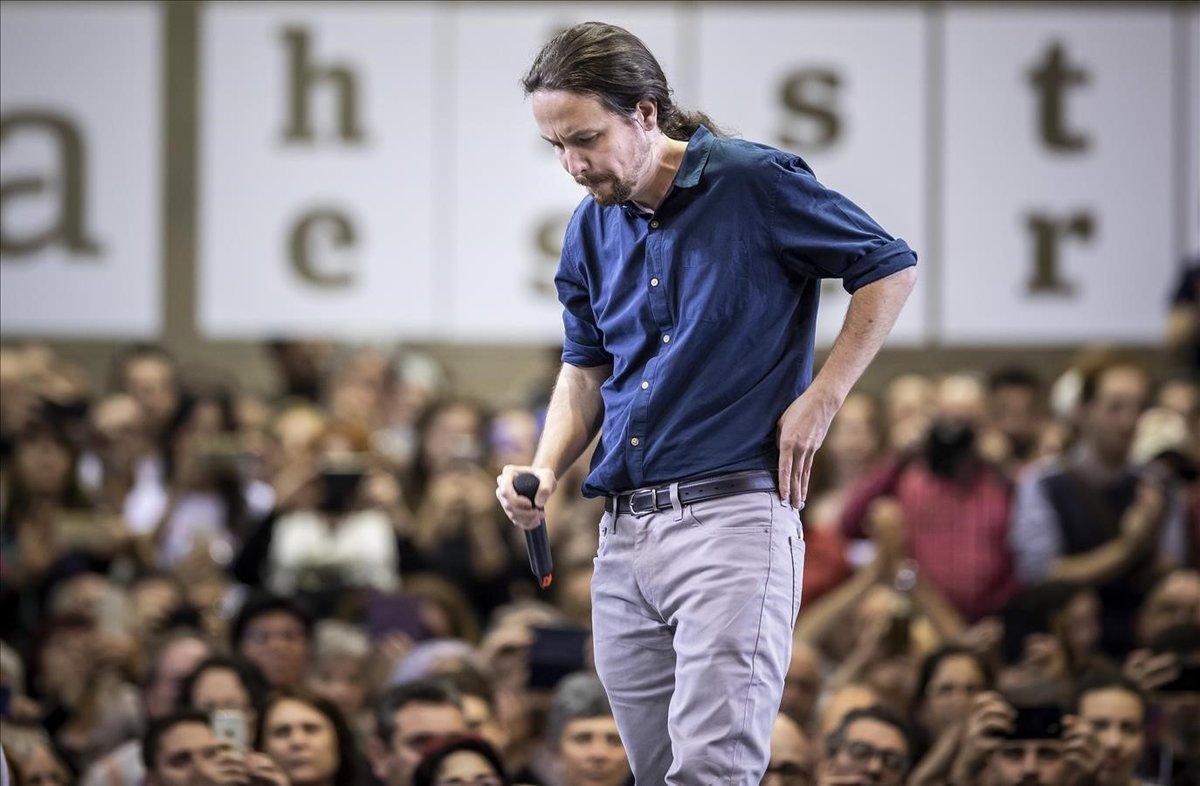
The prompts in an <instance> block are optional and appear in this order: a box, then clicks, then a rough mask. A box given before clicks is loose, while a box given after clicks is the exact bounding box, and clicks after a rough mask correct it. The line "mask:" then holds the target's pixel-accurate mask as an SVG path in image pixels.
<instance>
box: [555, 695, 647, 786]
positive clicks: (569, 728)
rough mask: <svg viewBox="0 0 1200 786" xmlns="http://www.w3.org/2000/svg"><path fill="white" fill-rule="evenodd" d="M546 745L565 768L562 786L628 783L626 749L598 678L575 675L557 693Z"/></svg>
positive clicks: (599, 785) (607, 785) (597, 785)
mask: <svg viewBox="0 0 1200 786" xmlns="http://www.w3.org/2000/svg"><path fill="white" fill-rule="evenodd" d="M547 727H548V728H547V732H546V737H547V741H548V742H549V743H550V744H551V746H555V747H556V748H557V751H558V756H559V760H560V762H561V764H562V783H563V786H621V784H624V783H625V782H626V781H627V780H629V776H630V772H629V762H628V760H627V759H626V757H625V746H624V745H623V744H622V742H621V736H620V735H619V734H618V733H617V722H616V721H615V720H613V714H612V707H610V706H609V704H608V696H607V695H606V694H605V692H604V686H603V685H601V684H600V680H599V678H598V677H596V676H595V675H592V674H573V675H571V676H569V677H566V678H564V679H563V681H562V682H560V683H559V684H558V688H557V689H555V692H554V700H553V702H552V703H551V706H550V718H549V720H548V722H547Z"/></svg>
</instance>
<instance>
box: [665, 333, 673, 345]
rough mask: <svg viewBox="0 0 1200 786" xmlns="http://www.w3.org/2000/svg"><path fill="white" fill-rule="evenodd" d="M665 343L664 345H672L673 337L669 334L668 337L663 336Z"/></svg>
mask: <svg viewBox="0 0 1200 786" xmlns="http://www.w3.org/2000/svg"><path fill="white" fill-rule="evenodd" d="M663 343H664V344H670V343H671V335H670V334H669V333H668V334H667V335H665V336H663Z"/></svg>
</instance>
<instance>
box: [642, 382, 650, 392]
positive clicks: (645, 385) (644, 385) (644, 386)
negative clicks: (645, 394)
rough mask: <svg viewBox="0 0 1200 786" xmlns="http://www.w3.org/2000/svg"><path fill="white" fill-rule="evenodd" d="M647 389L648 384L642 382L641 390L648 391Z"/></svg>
mask: <svg viewBox="0 0 1200 786" xmlns="http://www.w3.org/2000/svg"><path fill="white" fill-rule="evenodd" d="M649 388H650V383H649V382H645V381H643V382H642V390H648V389H649Z"/></svg>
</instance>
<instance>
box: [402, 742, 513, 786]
mask: <svg viewBox="0 0 1200 786" xmlns="http://www.w3.org/2000/svg"><path fill="white" fill-rule="evenodd" d="M459 751H473V752H474V753H478V754H479V755H480V756H482V757H483V758H485V759H487V761H488V764H490V765H492V769H493V770H495V771H496V774H497V775H499V776H500V782H501V783H502V784H504V786H509V784H510V783H512V781H511V780H509V777H508V774H507V773H506V772H505V771H504V762H503V761H501V760H500V754H499V753H497V752H496V749H495V748H493V747H492V746H491V745H489V744H488V743H487V742H486V741H484V740H482V739H480V738H479V737H470V736H463V737H449V738H447V739H445V740H442V741H440V742H438V743H436V744H435V745H434V746H433V747H432V748H430V749H429V750H427V751H426V752H425V755H424V756H422V757H421V763H420V764H418V765H417V769H416V770H414V771H413V776H412V782H413V786H433V784H434V783H436V781H437V774H438V768H439V767H441V766H442V762H444V761H445V760H446V759H447V758H449V757H450V754H452V753H458V752H459Z"/></svg>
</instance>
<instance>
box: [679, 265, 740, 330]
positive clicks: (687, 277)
mask: <svg viewBox="0 0 1200 786" xmlns="http://www.w3.org/2000/svg"><path fill="white" fill-rule="evenodd" d="M680 283H681V286H680V288H679V300H680V305H681V308H680V313H682V314H683V315H684V316H685V317H686V318H688V319H689V320H690V321H697V322H709V323H726V322H729V321H731V320H733V319H735V318H737V317H738V315H740V314H743V313H745V311H746V310H747V309H748V308H749V306H750V293H751V284H750V279H749V278H748V277H747V276H744V275H741V274H739V273H737V272H735V271H733V270H730V269H728V268H724V267H722V266H720V265H713V264H708V265H694V266H685V267H684V268H683V269H682V280H681V282H680Z"/></svg>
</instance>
